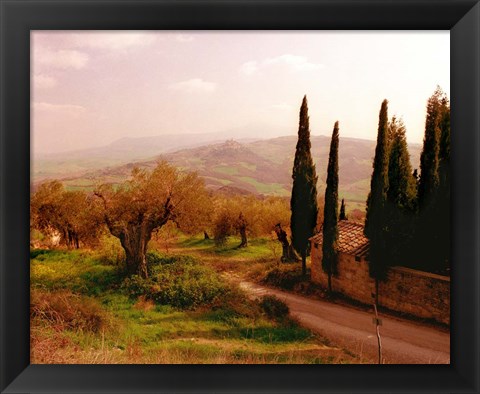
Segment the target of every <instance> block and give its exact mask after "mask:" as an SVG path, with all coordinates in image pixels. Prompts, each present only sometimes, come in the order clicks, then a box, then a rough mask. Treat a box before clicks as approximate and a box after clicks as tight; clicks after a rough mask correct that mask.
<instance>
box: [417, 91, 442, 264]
mask: <svg viewBox="0 0 480 394" xmlns="http://www.w3.org/2000/svg"><path fill="white" fill-rule="evenodd" d="M449 112H450V111H449V107H448V101H447V100H446V97H445V94H444V93H443V91H442V90H441V88H440V87H437V89H436V90H435V92H434V93H433V95H432V96H431V97H430V98H429V99H428V101H427V117H426V121H425V136H424V140H423V150H422V153H421V156H420V171H421V172H420V181H419V184H418V205H419V217H418V224H417V236H416V238H417V248H416V249H417V253H418V258H419V261H418V266H419V268H422V269H425V270H427V271H437V270H441V269H443V268H445V264H446V262H445V260H446V259H447V260H448V254H449V242H450V239H449V238H450V234H449V227H450V225H449V190H448V189H449V188H448V186H447V181H446V180H447V178H449V177H448V175H447V173H448V168H449V155H450V153H449V152H450V119H449V116H450V113H449ZM446 194H447V195H448V199H446V197H447V196H446Z"/></svg>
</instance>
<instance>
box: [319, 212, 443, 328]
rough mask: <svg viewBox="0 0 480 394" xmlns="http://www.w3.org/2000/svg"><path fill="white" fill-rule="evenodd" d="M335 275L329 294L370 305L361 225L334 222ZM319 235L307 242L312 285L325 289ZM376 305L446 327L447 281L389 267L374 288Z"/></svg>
mask: <svg viewBox="0 0 480 394" xmlns="http://www.w3.org/2000/svg"><path fill="white" fill-rule="evenodd" d="M338 232H339V240H338V265H337V268H338V273H337V275H336V276H333V277H332V290H333V291H334V292H337V293H341V294H343V295H345V296H347V297H348V298H351V299H353V300H356V301H360V302H362V303H365V304H371V303H372V302H373V299H372V294H374V293H375V281H374V280H373V279H372V278H370V275H369V269H368V250H369V241H368V239H367V238H366V237H365V235H364V234H363V225H362V224H359V223H353V222H350V221H348V220H340V221H339V222H338ZM322 239H323V236H322V233H319V234H317V235H315V236H313V237H312V238H311V239H310V241H311V261H312V262H311V272H312V281H313V282H315V283H318V284H320V285H322V286H323V287H325V288H326V287H327V284H328V276H327V274H326V273H325V272H323V270H322ZM378 303H379V305H381V306H383V307H386V308H388V309H391V310H394V311H397V312H401V313H407V314H410V315H414V316H417V317H421V318H425V319H432V320H436V321H438V322H441V323H444V324H450V278H449V277H446V276H441V275H436V274H432V273H429V272H423V271H418V270H414V269H411V268H406V267H392V268H390V270H389V273H388V276H387V279H386V280H385V281H384V282H380V283H379V286H378Z"/></svg>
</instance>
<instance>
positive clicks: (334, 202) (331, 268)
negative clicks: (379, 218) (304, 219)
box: [322, 122, 345, 292]
mask: <svg viewBox="0 0 480 394" xmlns="http://www.w3.org/2000/svg"><path fill="white" fill-rule="evenodd" d="M338 144H339V135H338V122H335V126H334V128H333V133H332V140H331V142H330V154H329V156H328V169H327V188H326V190H325V207H324V215H323V216H324V219H323V243H322V268H323V271H324V272H326V273H327V274H328V290H329V291H330V292H331V291H332V275H333V274H336V273H337V258H338V252H337V243H338ZM344 213H345V212H344Z"/></svg>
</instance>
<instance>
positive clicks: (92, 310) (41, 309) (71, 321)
mask: <svg viewBox="0 0 480 394" xmlns="http://www.w3.org/2000/svg"><path fill="white" fill-rule="evenodd" d="M30 317H31V319H32V320H34V319H40V320H43V321H45V322H46V323H48V325H49V326H51V327H52V328H53V329H55V330H56V331H64V330H66V329H70V330H81V331H90V332H99V331H100V330H101V329H103V328H105V327H106V326H107V325H108V319H107V315H106V314H105V312H104V310H103V309H102V307H101V306H100V304H99V303H98V302H96V301H95V300H94V299H92V298H89V297H81V296H79V295H76V294H73V293H72V292H70V291H55V292H45V291H40V290H32V292H31V295H30Z"/></svg>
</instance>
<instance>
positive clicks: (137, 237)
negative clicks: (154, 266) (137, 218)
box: [119, 223, 152, 278]
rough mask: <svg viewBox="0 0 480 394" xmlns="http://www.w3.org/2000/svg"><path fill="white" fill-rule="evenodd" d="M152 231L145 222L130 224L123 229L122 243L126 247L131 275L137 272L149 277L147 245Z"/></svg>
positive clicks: (141, 275) (128, 268)
mask: <svg viewBox="0 0 480 394" xmlns="http://www.w3.org/2000/svg"><path fill="white" fill-rule="evenodd" d="M151 236H152V231H151V230H150V229H149V228H147V225H146V224H145V223H142V224H138V225H136V226H130V227H129V228H128V229H125V230H124V231H122V233H121V235H120V237H119V238H120V243H121V244H122V247H123V249H125V256H126V263H127V270H128V273H129V274H130V275H132V274H137V275H139V276H140V277H142V278H148V269H147V246H148V242H149V241H150V238H151Z"/></svg>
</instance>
